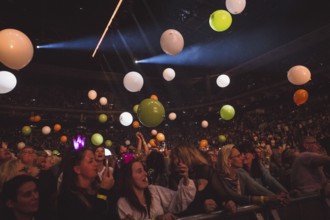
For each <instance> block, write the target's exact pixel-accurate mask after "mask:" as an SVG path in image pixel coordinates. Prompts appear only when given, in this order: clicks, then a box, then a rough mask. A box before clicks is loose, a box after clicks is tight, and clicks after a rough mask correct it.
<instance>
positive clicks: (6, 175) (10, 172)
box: [0, 159, 21, 192]
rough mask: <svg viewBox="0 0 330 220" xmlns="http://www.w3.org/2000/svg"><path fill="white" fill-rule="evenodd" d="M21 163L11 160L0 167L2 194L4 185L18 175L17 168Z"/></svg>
mask: <svg viewBox="0 0 330 220" xmlns="http://www.w3.org/2000/svg"><path fill="white" fill-rule="evenodd" d="M20 163H21V161H20V160H19V159H11V160H8V161H6V162H4V163H3V164H1V165H0V192H2V187H3V184H4V183H5V182H7V181H8V180H10V179H11V178H13V177H15V176H16V175H17V167H18V165H19V164H20Z"/></svg>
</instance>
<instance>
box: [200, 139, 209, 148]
mask: <svg viewBox="0 0 330 220" xmlns="http://www.w3.org/2000/svg"><path fill="white" fill-rule="evenodd" d="M208 145H209V142H208V141H207V140H206V139H202V140H201V141H200V142H199V147H200V148H202V149H204V148H206V147H207V146H208Z"/></svg>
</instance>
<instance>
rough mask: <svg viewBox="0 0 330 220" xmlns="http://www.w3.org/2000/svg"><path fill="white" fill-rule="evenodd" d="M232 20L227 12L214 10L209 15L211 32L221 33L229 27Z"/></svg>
mask: <svg viewBox="0 0 330 220" xmlns="http://www.w3.org/2000/svg"><path fill="white" fill-rule="evenodd" d="M232 20H233V19H232V17H231V15H230V13H229V12H228V11H226V10H216V11H215V12H213V13H212V14H211V16H210V19H209V24H210V26H211V28H212V29H213V30H215V31H217V32H221V31H225V30H227V29H228V28H229V27H230V25H231V23H232Z"/></svg>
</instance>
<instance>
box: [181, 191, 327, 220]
mask: <svg viewBox="0 0 330 220" xmlns="http://www.w3.org/2000/svg"><path fill="white" fill-rule="evenodd" d="M260 215H262V218H260ZM204 219H208V220H209V219H224V220H251V219H264V220H330V207H329V206H327V205H326V203H325V199H324V198H323V197H321V196H320V195H309V196H304V197H299V198H295V199H291V202H290V204H289V205H287V206H286V207H279V208H277V209H272V210H271V209H269V208H266V207H260V206H257V205H249V206H242V207H238V209H237V213H235V214H230V213H227V212H225V211H222V210H220V211H216V212H212V213H210V214H199V215H192V216H187V217H182V218H179V219H178V220H204Z"/></svg>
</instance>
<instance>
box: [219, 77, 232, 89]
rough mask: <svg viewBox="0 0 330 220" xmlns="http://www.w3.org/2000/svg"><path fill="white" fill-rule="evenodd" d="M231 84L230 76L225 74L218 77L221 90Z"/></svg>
mask: <svg viewBox="0 0 330 220" xmlns="http://www.w3.org/2000/svg"><path fill="white" fill-rule="evenodd" d="M229 83H230V78H229V76H227V75H225V74H221V75H220V76H218V78H217V85H218V86H219V87H221V88H225V87H227V86H228V85H229Z"/></svg>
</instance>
